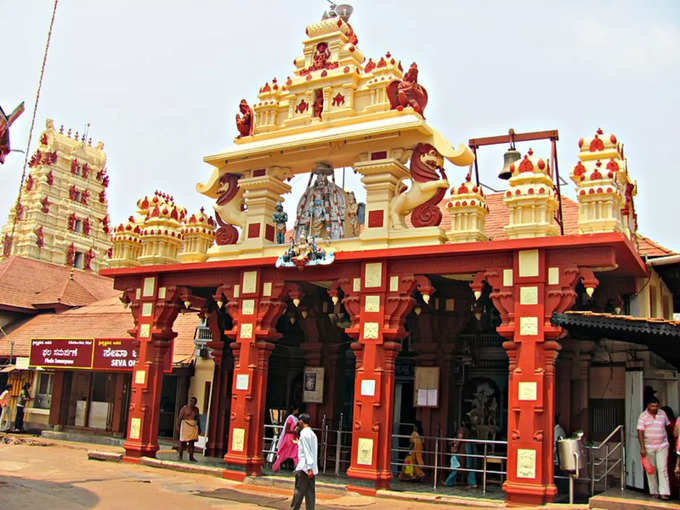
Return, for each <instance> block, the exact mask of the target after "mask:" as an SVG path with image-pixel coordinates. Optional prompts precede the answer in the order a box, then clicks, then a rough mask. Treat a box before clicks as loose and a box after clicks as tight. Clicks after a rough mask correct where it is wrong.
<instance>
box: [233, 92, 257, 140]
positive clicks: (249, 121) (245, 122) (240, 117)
mask: <svg viewBox="0 0 680 510" xmlns="http://www.w3.org/2000/svg"><path fill="white" fill-rule="evenodd" d="M238 109H239V110H240V111H241V113H237V114H236V129H238V132H239V135H238V137H237V138H241V137H243V136H250V135H252V134H253V109H252V108H251V107H250V106H249V105H248V102H247V101H246V100H245V99H241V103H240V104H239V106H238Z"/></svg>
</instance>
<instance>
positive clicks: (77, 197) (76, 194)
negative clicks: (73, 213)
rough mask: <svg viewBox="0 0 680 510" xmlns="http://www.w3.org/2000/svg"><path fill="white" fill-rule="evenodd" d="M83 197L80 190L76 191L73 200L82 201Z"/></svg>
mask: <svg viewBox="0 0 680 510" xmlns="http://www.w3.org/2000/svg"><path fill="white" fill-rule="evenodd" d="M81 198H82V193H80V191H76V192H75V193H74V194H73V200H74V201H76V202H80V199H81Z"/></svg>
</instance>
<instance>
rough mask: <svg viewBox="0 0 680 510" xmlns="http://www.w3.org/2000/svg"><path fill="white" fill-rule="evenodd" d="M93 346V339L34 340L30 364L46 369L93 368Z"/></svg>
mask: <svg viewBox="0 0 680 510" xmlns="http://www.w3.org/2000/svg"><path fill="white" fill-rule="evenodd" d="M92 344H93V340H92V339H91V338H87V339H83V338H81V339H66V338H53V339H40V340H35V339H34V340H33V341H32V342H31V357H30V361H29V363H28V364H29V366H32V367H45V368H47V367H49V368H71V369H74V368H81V369H88V368H92Z"/></svg>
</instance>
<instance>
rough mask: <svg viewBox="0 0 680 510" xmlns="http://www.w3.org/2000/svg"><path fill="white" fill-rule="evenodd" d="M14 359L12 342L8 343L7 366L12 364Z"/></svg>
mask: <svg viewBox="0 0 680 510" xmlns="http://www.w3.org/2000/svg"><path fill="white" fill-rule="evenodd" d="M13 357H14V340H10V342H9V364H10V365H11V364H12V358H13Z"/></svg>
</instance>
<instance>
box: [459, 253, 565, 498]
mask: <svg viewBox="0 0 680 510" xmlns="http://www.w3.org/2000/svg"><path fill="white" fill-rule="evenodd" d="M547 259H548V257H547V256H546V253H545V252H544V251H542V250H535V249H534V250H520V251H518V252H515V254H514V264H513V267H512V268H498V269H495V270H487V271H486V272H485V273H483V274H478V278H476V279H475V282H473V284H472V287H473V290H476V291H477V290H479V285H480V283H481V280H486V281H487V282H488V283H489V284H490V285H491V287H492V289H493V290H492V293H491V298H492V300H493V301H494V305H495V306H496V308H497V309H498V311H499V312H500V314H501V319H502V320H503V323H502V324H501V326H499V327H498V332H499V334H501V335H502V336H503V337H505V338H507V339H508V341H506V342H504V343H503V347H504V348H505V349H506V352H507V354H508V358H509V374H508V462H507V480H506V482H505V483H504V484H503V489H504V490H505V493H506V497H507V500H508V502H509V503H511V504H528V505H541V504H544V503H546V502H550V501H552V500H553V498H554V496H555V494H556V493H557V490H556V488H555V485H554V484H553V427H554V415H555V408H554V396H555V395H554V382H555V360H556V358H557V355H558V352H559V350H560V348H561V347H560V345H559V343H558V342H557V341H556V340H557V339H558V338H559V337H560V335H561V333H562V330H561V328H556V327H554V326H552V325H551V324H550V316H551V315H552V313H553V312H554V311H563V310H564V309H566V308H568V307H570V306H571V305H572V304H573V301H574V298H575V292H574V290H573V287H574V285H575V282H576V277H577V275H578V269H577V268H575V267H573V266H571V267H566V268H565V267H559V266H555V267H549V266H550V264H549V263H548V262H549V261H548V260H547Z"/></svg>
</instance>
